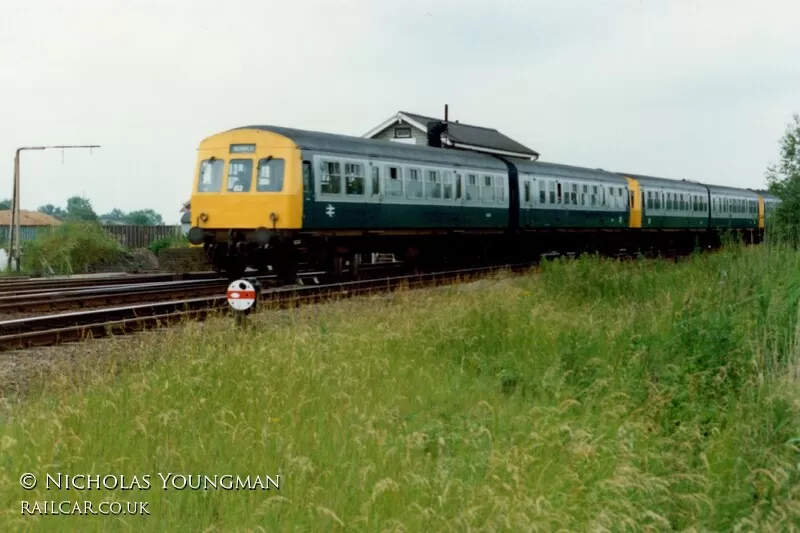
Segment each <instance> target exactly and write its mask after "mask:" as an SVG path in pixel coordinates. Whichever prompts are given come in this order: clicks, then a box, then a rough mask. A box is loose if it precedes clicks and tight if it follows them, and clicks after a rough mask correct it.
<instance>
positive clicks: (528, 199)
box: [523, 180, 531, 204]
mask: <svg viewBox="0 0 800 533" xmlns="http://www.w3.org/2000/svg"><path fill="white" fill-rule="evenodd" d="M523 188H524V189H525V203H526V204H529V203H531V182H530V181H528V180H525V181H524V182H523Z"/></svg>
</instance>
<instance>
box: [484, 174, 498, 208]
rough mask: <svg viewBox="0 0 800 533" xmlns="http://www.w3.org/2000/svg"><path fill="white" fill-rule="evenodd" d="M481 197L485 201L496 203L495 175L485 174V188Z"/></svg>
mask: <svg viewBox="0 0 800 533" xmlns="http://www.w3.org/2000/svg"><path fill="white" fill-rule="evenodd" d="M481 197H482V198H483V201H484V202H485V203H489V204H491V203H494V198H495V195H494V177H493V176H483V190H482V191H481Z"/></svg>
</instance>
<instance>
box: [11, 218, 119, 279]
mask: <svg viewBox="0 0 800 533" xmlns="http://www.w3.org/2000/svg"><path fill="white" fill-rule="evenodd" d="M124 256H125V250H124V249H123V247H122V245H120V244H119V242H118V241H117V240H116V239H115V238H114V237H113V236H111V235H109V234H108V233H106V232H105V231H104V230H103V228H102V226H100V225H99V224H97V223H93V222H68V223H65V224H62V225H61V226H59V227H58V228H56V229H55V230H54V231H49V232H46V233H44V234H42V235H40V236H38V237H37V238H36V239H34V240H32V241H30V242H27V243H25V253H24V254H23V258H22V264H21V265H20V266H21V267H22V268H23V269H24V270H25V271H27V272H29V273H33V274H82V273H85V272H90V271H92V270H94V269H98V268H102V267H105V266H108V265H113V264H115V263H117V262H119V261H120V260H122V259H123V258H124Z"/></svg>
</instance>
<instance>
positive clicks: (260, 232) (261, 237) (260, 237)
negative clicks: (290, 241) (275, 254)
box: [253, 227, 272, 245]
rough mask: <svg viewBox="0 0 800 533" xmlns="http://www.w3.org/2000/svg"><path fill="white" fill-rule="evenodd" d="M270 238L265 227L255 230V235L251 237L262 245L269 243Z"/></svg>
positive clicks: (270, 234)
mask: <svg viewBox="0 0 800 533" xmlns="http://www.w3.org/2000/svg"><path fill="white" fill-rule="evenodd" d="M271 236H272V233H271V232H270V231H269V230H268V229H267V228H265V227H260V228H258V229H256V231H255V234H254V235H253V239H254V240H255V241H256V243H258V244H261V245H264V244H267V243H269V239H270V237H271Z"/></svg>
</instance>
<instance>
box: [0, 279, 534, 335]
mask: <svg viewBox="0 0 800 533" xmlns="http://www.w3.org/2000/svg"><path fill="white" fill-rule="evenodd" d="M533 265H534V263H521V264H512V265H498V266H487V267H479V268H470V269H463V270H454V271H447V272H434V273H426V274H413V275H402V276H392V277H378V278H373V279H366V280H361V281H350V282H344V283H330V284H324V285H307V286H291V287H281V288H274V289H266V290H264V291H263V294H262V296H261V298H260V301H261V304H260V305H261V306H262V307H264V306H266V307H269V308H273V307H291V306H296V305H302V304H308V303H313V302H318V301H321V300H325V299H328V298H330V297H332V296H339V297H350V296H355V295H360V294H365V293H369V292H374V291H391V290H395V289H397V288H399V287H408V288H419V287H424V286H430V285H437V284H442V283H452V282H455V281H459V280H462V281H466V280H471V279H474V278H475V277H478V276H484V275H486V274H489V273H492V272H496V271H498V270H512V271H521V270H526V269H529V268H530V267H532V266H533ZM227 311H228V302H227V300H226V298H225V295H224V288H220V293H218V294H214V295H207V296H200V297H193V298H183V299H174V300H171V301H158V302H150V303H137V304H133V305H126V306H116V307H111V308H101V309H91V310H85V311H76V312H68V313H59V314H53V315H43V316H34V317H26V318H17V319H12V320H5V321H2V322H0V351H8V350H15V349H21V348H29V347H34V346H50V345H54V344H60V343H64V342H75V341H81V340H85V339H88V338H99V337H105V336H109V335H118V334H125V333H130V332H134V331H141V330H144V329H149V328H153V327H159V326H165V325H168V324H171V323H175V322H180V321H181V320H185V319H195V320H197V319H201V320H202V319H204V318H206V317H207V316H208V315H209V314H211V313H219V312H222V313H225V312H227Z"/></svg>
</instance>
